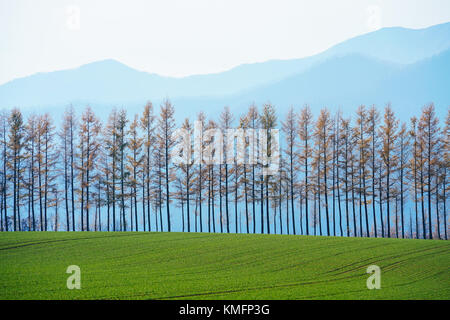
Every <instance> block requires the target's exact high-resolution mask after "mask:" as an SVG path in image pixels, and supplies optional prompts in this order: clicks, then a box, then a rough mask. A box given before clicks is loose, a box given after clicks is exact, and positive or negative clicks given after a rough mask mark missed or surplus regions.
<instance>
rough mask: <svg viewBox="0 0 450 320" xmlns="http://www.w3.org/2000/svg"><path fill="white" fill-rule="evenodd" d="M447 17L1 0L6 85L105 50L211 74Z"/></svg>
mask: <svg viewBox="0 0 450 320" xmlns="http://www.w3.org/2000/svg"><path fill="white" fill-rule="evenodd" d="M448 21H450V1H449V0H422V1H419V0H417V1H416V0H389V1H383V0H340V1H336V0H330V1H326V0H310V1H300V0H274V1H268V0H160V1H152V0H128V1H113V0H39V1H36V0H0V84H1V83H5V82H7V81H10V80H12V79H14V78H18V77H23V76H27V75H30V74H33V73H36V72H48V71H54V70H61V69H67V68H74V67H77V66H80V65H82V64H85V63H89V62H93V61H97V60H103V59H109V58H112V59H116V60H118V61H121V62H123V63H125V64H127V65H129V66H130V67H133V68H136V69H138V70H143V71H147V72H152V73H157V74H160V75H166V76H176V77H180V76H186V75H191V74H203V73H214V72H220V71H224V70H227V69H230V68H232V67H234V66H237V65H239V64H243V63H252V62H262V61H266V60H270V59H290V58H301V57H305V56H309V55H313V54H316V53H319V52H321V51H324V50H325V49H327V48H329V47H330V46H332V45H334V44H336V43H339V42H341V41H344V40H346V39H348V38H351V37H354V36H356V35H360V34H363V33H367V32H370V31H373V30H376V29H378V28H382V27H390V26H402V27H407V28H423V27H428V26H431V25H434V24H439V23H444V22H448Z"/></svg>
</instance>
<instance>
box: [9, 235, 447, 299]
mask: <svg viewBox="0 0 450 320" xmlns="http://www.w3.org/2000/svg"><path fill="white" fill-rule="evenodd" d="M372 264H376V265H378V266H379V267H380V268H381V289H379V290H368V289H367V287H366V280H367V278H368V277H369V274H367V273H366V268H367V266H369V265H372ZM69 265H78V266H79V267H80V269H81V289H80V290H76V289H74V290H69V289H67V287H66V280H67V278H68V276H69V274H66V269H67V267H68V266H69ZM449 267H450V242H448V241H437V240H409V239H405V240H400V239H361V238H339V237H305V236H286V235H244V234H208V233H144V232H134V233H131V232H130V233H126V232H125V233H122V232H118V233H105V232H95V233H88V232H74V233H65V232H57V233H55V232H40V233H38V232H27V233H26V232H22V233H19V232H16V233H13V232H10V233H1V234H0V299H450V269H449Z"/></svg>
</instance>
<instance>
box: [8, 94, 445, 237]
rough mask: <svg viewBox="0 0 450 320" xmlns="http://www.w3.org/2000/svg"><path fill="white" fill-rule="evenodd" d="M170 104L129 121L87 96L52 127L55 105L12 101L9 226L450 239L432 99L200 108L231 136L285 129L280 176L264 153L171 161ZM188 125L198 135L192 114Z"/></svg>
mask: <svg viewBox="0 0 450 320" xmlns="http://www.w3.org/2000/svg"><path fill="white" fill-rule="evenodd" d="M174 112H175V109H174V107H173V105H172V104H171V102H170V101H169V100H166V101H164V102H163V103H162V104H161V106H160V107H159V109H158V110H154V108H153V105H152V103H150V102H148V103H147V104H146V105H145V107H143V112H142V114H136V115H134V116H133V117H132V118H131V119H129V118H128V117H127V113H126V110H124V109H120V110H116V109H112V110H111V112H110V114H109V118H108V120H107V121H106V122H105V123H104V124H103V123H101V121H100V120H99V118H98V117H97V116H96V115H95V113H94V111H93V110H92V109H91V108H90V107H89V106H88V107H86V109H85V110H84V112H83V113H82V115H80V117H78V116H77V115H76V114H75V111H74V109H73V108H72V107H68V108H67V109H66V112H65V114H64V119H63V120H62V124H61V126H60V127H59V128H56V126H55V124H54V122H53V119H52V117H51V115H50V114H40V115H38V114H35V115H30V116H29V117H27V119H24V117H23V115H22V113H21V111H20V110H19V109H17V108H15V109H12V110H8V111H6V110H4V111H3V112H2V113H1V114H0V148H1V150H0V157H1V158H0V228H1V230H2V231H169V232H170V231H182V232H226V233H230V232H233V233H234V232H235V233H277V234H301V235H324V236H345V237H349V236H353V237H395V238H423V239H448V238H447V233H448V226H447V225H448V224H447V214H446V212H447V211H446V210H447V207H446V203H447V200H448V194H449V190H448V189H449V183H448V180H449V179H448V178H447V177H448V171H447V170H449V166H450V108H449V109H448V110H447V117H446V119H441V121H439V119H438V118H437V117H436V115H435V107H434V105H433V104H430V105H426V106H424V107H423V109H422V111H421V114H418V115H417V116H418V118H416V117H413V118H411V119H410V121H408V122H407V123H402V122H401V121H399V120H398V119H397V117H396V115H395V113H394V111H393V108H392V107H391V106H390V105H389V104H388V105H386V107H385V108H384V110H383V112H380V111H379V110H378V109H377V108H376V107H375V106H370V107H366V106H359V107H358V108H357V110H356V112H355V113H354V115H352V117H351V118H346V117H344V116H343V115H342V114H341V113H339V112H338V113H336V114H330V112H329V111H328V110H327V109H326V108H324V109H322V110H320V113H318V116H317V117H314V116H313V113H312V111H311V110H310V108H309V107H308V106H307V105H305V106H304V107H302V108H298V110H296V109H294V108H292V107H291V108H290V110H289V111H288V112H287V114H286V117H285V118H284V119H277V114H276V108H275V107H274V106H273V105H271V104H270V103H266V104H264V105H263V106H262V107H261V108H260V110H258V107H257V106H255V105H252V106H250V107H249V108H248V110H246V111H243V113H242V114H240V115H233V114H232V113H231V111H230V109H229V108H228V107H225V108H224V109H223V112H222V113H221V114H220V115H217V119H207V118H206V116H205V115H204V114H203V113H199V114H198V115H197V120H198V121H201V122H202V124H203V128H204V129H205V130H207V129H211V128H217V129H220V130H222V131H223V133H224V134H226V130H227V129H230V128H241V129H243V130H244V131H245V130H248V129H263V130H267V132H270V131H271V130H273V129H280V133H281V134H280V140H281V142H280V145H281V152H280V155H281V160H280V170H279V173H278V174H274V175H263V169H264V166H265V164H263V163H254V164H247V163H244V164H238V162H237V161H236V162H235V163H234V164H226V163H224V164H208V163H207V162H205V163H203V162H200V163H198V164H196V163H186V164H174V163H172V161H171V152H172V149H173V148H174V145H175V143H176V141H174V138H173V133H174V131H175V129H176V128H178V127H177V126H176V122H175V118H174ZM179 127H180V128H184V129H186V130H188V132H193V124H192V123H191V122H190V120H189V119H186V120H185V121H184V122H183V123H182V124H180V126H179ZM207 147H208V142H206V143H204V144H203V145H202V148H207ZM246 147H248V146H247V145H246ZM228 152H233V151H232V150H228ZM175 225H176V226H177V227H176V228H175V227H174V226H175Z"/></svg>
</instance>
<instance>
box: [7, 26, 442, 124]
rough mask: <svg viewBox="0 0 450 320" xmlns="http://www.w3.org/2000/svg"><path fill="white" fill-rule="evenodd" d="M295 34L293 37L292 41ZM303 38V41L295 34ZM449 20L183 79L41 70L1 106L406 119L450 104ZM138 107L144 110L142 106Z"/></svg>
mask: <svg viewBox="0 0 450 320" xmlns="http://www.w3.org/2000/svg"><path fill="white" fill-rule="evenodd" d="M294 40H295V39H294ZM297 41H301V39H297ZM449 80H450V23H445V24H440V25H436V26H432V27H429V28H426V29H418V30H413V29H406V28H400V27H394V28H384V29H380V30H378V31H375V32H371V33H368V34H365V35H361V36H358V37H355V38H352V39H349V40H347V41H345V42H342V43H340V44H338V45H335V46H333V47H331V48H330V49H328V50H326V51H324V52H322V53H320V54H317V55H314V56H311V57H307V58H302V59H293V60H272V61H267V62H263V63H255V64H245V65H241V66H238V67H236V68H233V69H231V70H229V71H225V72H221V73H216V74H207V75H194V76H188V77H184V78H171V77H163V76H159V75H157V74H152V73H147V72H142V71H137V70H135V69H132V68H130V67H128V66H126V65H124V64H122V63H120V62H118V61H115V60H104V61H98V62H94V63H90V64H86V65H83V66H81V67H79V68H76V69H70V70H62V71H55V72H49V73H38V74H35V75H31V76H28V77H24V78H20V79H15V80H13V81H10V82H8V83H5V84H3V85H1V86H0V108H11V107H14V106H18V107H21V108H28V109H29V110H32V109H34V108H39V109H40V110H52V112H55V113H59V112H61V111H62V110H63V109H64V107H65V106H67V105H68V104H70V103H72V104H73V105H75V106H76V107H82V106H84V105H86V104H90V105H91V106H93V107H94V108H98V109H101V110H103V109H104V108H110V107H112V106H117V107H122V106H123V107H125V108H127V109H129V111H130V112H133V113H134V112H138V111H140V109H141V108H142V106H143V105H144V104H145V102H146V101H147V100H152V101H153V102H154V103H155V104H158V103H160V101H161V100H162V99H164V98H166V97H169V98H170V99H171V100H172V101H173V102H174V104H175V105H176V112H177V117H184V116H188V115H195V113H196V112H198V111H199V110H201V109H202V110H204V111H206V112H207V113H212V114H214V113H217V111H218V109H219V108H220V109H221V108H222V107H223V106H224V105H229V106H230V107H231V108H232V109H239V110H242V108H244V107H245V108H246V107H247V106H248V105H249V104H250V103H252V102H255V103H257V104H258V105H260V104H261V103H264V102H266V101H268V100H270V101H271V102H272V103H273V104H275V105H276V106H277V108H278V110H279V111H280V113H283V112H284V111H285V110H286V109H287V107H289V106H290V105H294V106H296V107H299V106H301V105H303V104H305V103H308V104H310V105H311V106H312V107H313V109H314V110H317V109H318V108H320V107H323V106H327V107H329V108H331V109H336V108H341V109H342V110H343V111H344V112H345V111H346V110H352V111H353V110H355V109H356V106H357V105H359V104H367V105H370V104H377V105H378V106H380V107H382V106H383V105H384V104H385V103H387V102H391V103H392V105H393V106H394V107H395V110H396V111H397V113H399V114H400V116H401V117H405V118H406V117H409V116H410V115H412V114H417V113H418V111H419V110H420V108H421V107H422V106H423V105H424V104H425V103H428V102H430V101H433V102H434V103H435V105H436V107H437V110H438V112H439V113H441V112H442V115H444V114H445V113H446V110H447V108H448V106H449V105H450V90H449V84H450V81H449ZM137 108H139V109H137Z"/></svg>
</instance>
